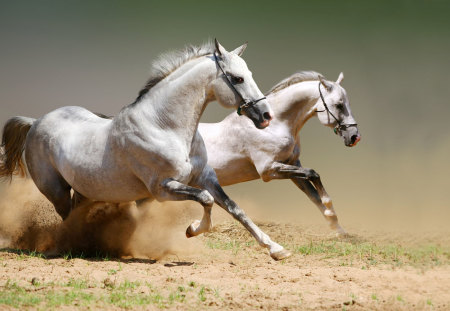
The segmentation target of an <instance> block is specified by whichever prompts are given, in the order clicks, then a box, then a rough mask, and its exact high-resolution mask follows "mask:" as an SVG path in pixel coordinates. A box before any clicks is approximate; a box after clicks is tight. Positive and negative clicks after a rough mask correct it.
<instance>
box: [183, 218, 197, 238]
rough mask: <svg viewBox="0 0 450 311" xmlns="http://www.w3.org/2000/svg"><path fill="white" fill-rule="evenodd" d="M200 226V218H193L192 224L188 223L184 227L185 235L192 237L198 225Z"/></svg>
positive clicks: (195, 233)
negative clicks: (185, 227)
mask: <svg viewBox="0 0 450 311" xmlns="http://www.w3.org/2000/svg"><path fill="white" fill-rule="evenodd" d="M199 226H200V220H195V221H194V222H193V223H192V224H190V225H189V227H187V229H186V237H187V238H192V237H193V236H196V235H198V233H197V232H196V231H197V229H198V227H199Z"/></svg>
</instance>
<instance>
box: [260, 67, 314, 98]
mask: <svg viewBox="0 0 450 311" xmlns="http://www.w3.org/2000/svg"><path fill="white" fill-rule="evenodd" d="M319 77H323V76H322V74H320V73H318V72H315V71H299V72H296V73H294V74H293V75H291V76H290V77H287V78H286V79H284V80H281V81H280V82H278V83H277V84H275V86H273V87H272V88H271V89H270V90H269V92H267V93H266V95H268V94H271V93H276V92H278V91H281V90H282V89H285V88H287V87H288V86H290V85H292V84H296V83H300V82H303V81H319Z"/></svg>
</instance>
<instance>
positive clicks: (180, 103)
mask: <svg viewBox="0 0 450 311" xmlns="http://www.w3.org/2000/svg"><path fill="white" fill-rule="evenodd" d="M215 74H216V69H215V64H214V61H212V60H211V59H210V58H209V57H207V56H206V57H200V58H198V59H194V60H192V61H189V62H188V63H186V64H184V65H182V66H181V67H180V68H178V69H177V70H175V71H174V72H173V73H171V74H170V75H169V76H168V77H166V78H165V79H164V80H162V81H161V82H159V83H158V84H156V85H155V86H154V87H153V88H152V89H151V90H150V91H149V92H148V93H147V95H146V96H145V97H144V98H143V99H142V100H141V101H139V102H138V103H136V104H134V105H133V106H132V107H130V108H128V110H129V112H128V113H129V114H131V115H134V116H139V119H140V120H144V122H145V123H147V124H151V126H157V127H159V128H161V129H162V130H163V131H172V132H175V133H176V135H177V136H178V137H179V138H180V139H182V140H184V141H185V142H186V144H188V145H190V144H191V142H192V139H193V137H194V134H195V132H196V131H197V127H198V123H199V120H200V117H201V115H202V114H203V111H204V109H205V108H206V105H207V104H208V102H210V101H211V100H213V98H211V96H210V94H208V85H209V84H210V82H211V81H212V80H213V78H214V77H215ZM144 134H145V133H144Z"/></svg>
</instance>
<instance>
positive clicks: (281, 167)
mask: <svg viewBox="0 0 450 311" xmlns="http://www.w3.org/2000/svg"><path fill="white" fill-rule="evenodd" d="M343 79H344V75H343V74H342V73H341V74H340V75H339V77H338V79H337V81H336V82H332V81H328V80H325V79H324V78H323V77H322V75H321V74H319V73H317V72H299V73H296V74H294V75H292V76H290V77H288V78H286V79H284V80H283V81H281V82H280V83H278V84H277V85H275V86H274V87H273V88H272V89H271V90H270V91H269V93H268V94H267V99H268V100H269V103H270V104H271V107H272V109H273V112H274V117H273V120H272V122H271V125H270V126H269V127H267V128H266V129H264V130H255V129H254V128H253V126H251V124H250V122H248V120H246V119H244V118H239V117H238V116H237V115H236V114H231V115H229V116H228V117H226V118H225V119H224V120H223V121H221V122H219V123H200V126H199V132H200V134H201V135H202V137H203V140H204V141H205V145H206V149H207V151H208V165H210V166H211V167H212V168H213V169H214V170H215V171H216V174H217V177H218V178H219V182H220V184H221V185H222V186H227V185H232V184H237V183H240V182H244V181H249V180H254V179H259V178H262V180H264V181H270V180H272V179H291V180H292V181H293V182H294V184H295V185H296V186H297V187H299V188H300V189H301V190H302V191H303V192H305V193H306V195H307V196H308V197H309V198H310V199H311V201H312V202H314V204H316V206H317V207H318V208H319V210H320V211H321V212H322V214H323V216H324V217H325V219H326V220H328V222H329V224H330V226H331V228H332V229H334V230H336V234H337V235H338V236H342V235H345V234H346V233H345V231H344V229H342V227H341V226H340V225H339V223H338V219H337V216H336V213H335V211H334V208H333V203H332V201H331V199H330V197H329V195H328V194H327V192H326V191H325V189H324V187H323V185H322V182H321V180H320V176H319V174H317V173H316V172H315V171H314V170H312V169H309V168H305V167H302V166H301V164H300V160H299V156H300V136H299V133H300V130H301V129H302V127H303V125H304V124H305V123H306V121H308V120H309V119H310V118H312V117H313V116H317V117H318V119H319V121H320V122H321V123H322V124H323V125H325V126H328V127H332V128H334V132H335V133H336V134H337V135H339V136H341V137H342V138H343V140H344V143H345V145H346V146H349V147H352V146H355V145H356V144H357V143H358V142H359V140H360V139H361V136H360V134H359V131H358V127H357V124H356V121H355V119H354V117H353V115H352V112H351V110H350V105H349V101H348V97H347V92H346V91H345V90H344V88H343V87H342V86H341V82H342V80H343ZM236 137H239V139H236Z"/></svg>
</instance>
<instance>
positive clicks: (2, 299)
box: [0, 279, 42, 308]
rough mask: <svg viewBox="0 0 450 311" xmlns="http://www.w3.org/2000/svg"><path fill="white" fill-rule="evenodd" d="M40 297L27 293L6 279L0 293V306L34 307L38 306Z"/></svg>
mask: <svg viewBox="0 0 450 311" xmlns="http://www.w3.org/2000/svg"><path fill="white" fill-rule="evenodd" d="M41 301H42V297H40V296H39V295H38V294H35V293H32V292H27V290H26V289H25V288H24V287H21V286H18V285H17V283H16V282H13V281H11V280H9V279H8V281H7V282H6V284H5V285H4V286H3V289H2V290H1V291H0V305H7V306H11V307H14V308H21V307H27V306H36V305H38V304H40V303H41Z"/></svg>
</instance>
